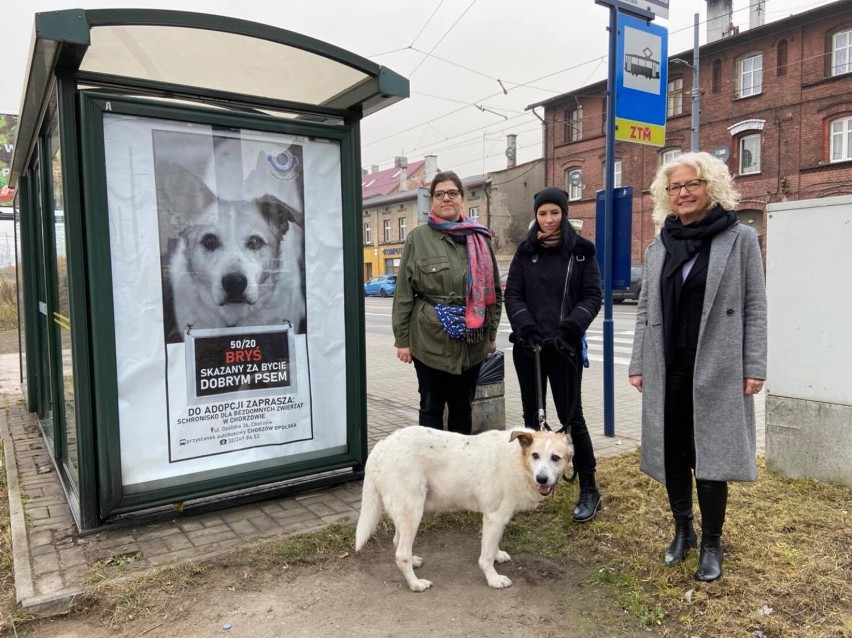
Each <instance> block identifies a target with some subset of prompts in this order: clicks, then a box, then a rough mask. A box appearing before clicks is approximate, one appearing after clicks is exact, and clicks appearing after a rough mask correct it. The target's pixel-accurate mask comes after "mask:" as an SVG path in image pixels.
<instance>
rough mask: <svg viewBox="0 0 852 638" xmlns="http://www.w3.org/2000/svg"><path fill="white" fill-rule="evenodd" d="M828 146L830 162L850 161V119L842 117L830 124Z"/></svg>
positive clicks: (851, 144) (851, 120) (851, 143)
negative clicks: (829, 146)
mask: <svg viewBox="0 0 852 638" xmlns="http://www.w3.org/2000/svg"><path fill="white" fill-rule="evenodd" d="M830 144H831V148H830V155H829V157H830V158H831V161H832V162H843V161H846V160H850V159H852V117H842V118H840V119H839V120H834V121H833V122H832V123H831V137H830Z"/></svg>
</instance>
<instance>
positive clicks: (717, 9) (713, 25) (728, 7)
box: [707, 0, 734, 44]
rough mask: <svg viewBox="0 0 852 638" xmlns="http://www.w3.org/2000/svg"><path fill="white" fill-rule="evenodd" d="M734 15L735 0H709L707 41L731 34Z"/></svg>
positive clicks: (714, 40)
mask: <svg viewBox="0 0 852 638" xmlns="http://www.w3.org/2000/svg"><path fill="white" fill-rule="evenodd" d="M733 17H734V3H733V0H707V43H708V44H709V43H711V42H716V41H717V40H721V39H722V38H724V37H726V36H728V35H729V30H730V28H731V24H732V23H733Z"/></svg>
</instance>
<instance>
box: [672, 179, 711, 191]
mask: <svg viewBox="0 0 852 638" xmlns="http://www.w3.org/2000/svg"><path fill="white" fill-rule="evenodd" d="M706 181H707V180H706V179H691V180H689V181H688V182H687V183H686V184H669V185H668V186H667V187H666V192H667V193H668V194H669V195H678V194H679V193H680V189H681V188H685V189H686V192H687V193H691V192H693V191H694V190H695V189H697V188H698V187H699V186H701V183H702V182H706Z"/></svg>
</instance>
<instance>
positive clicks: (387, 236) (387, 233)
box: [384, 219, 391, 242]
mask: <svg viewBox="0 0 852 638" xmlns="http://www.w3.org/2000/svg"><path fill="white" fill-rule="evenodd" d="M384 231H385V232H384V237H385V242H389V241H390V240H391V238H390V235H391V233H390V220H389V219H386V220H385V223H384Z"/></svg>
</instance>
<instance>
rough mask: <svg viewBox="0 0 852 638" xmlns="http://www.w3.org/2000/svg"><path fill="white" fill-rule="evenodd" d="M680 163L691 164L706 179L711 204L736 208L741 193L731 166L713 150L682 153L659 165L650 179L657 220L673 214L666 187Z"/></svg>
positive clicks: (658, 221)
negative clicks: (735, 184) (735, 182)
mask: <svg viewBox="0 0 852 638" xmlns="http://www.w3.org/2000/svg"><path fill="white" fill-rule="evenodd" d="M680 166H691V167H692V168H693V169H695V173H696V174H697V175H698V179H703V180H705V182H706V184H707V194H708V195H709V196H710V207H711V208H712V207H713V206H715V205H716V204H720V205H721V206H722V208H724V209H725V210H734V209H735V208H736V206H737V202H739V201H740V194H739V192H738V191H737V189H736V187H735V186H734V178H733V177H732V176H731V173H730V172H729V171H728V166H727V165H726V164H725V163H724V162H723V161H722V160H720V159H719V158H717V157H714V156H713V155H711V154H710V153H704V152H700V153H682V154H681V155H678V156H677V157H676V158H674V159H673V160H671V161H670V162H666V163H665V164H663V165H662V166H660V168H659V170H658V171H657V174H656V175H655V176H654V181H652V182H651V188H650V191H651V199H653V200H654V212H653V218H654V222H655V223H656V224H657V225H659V226H661V225H662V224H663V223H665V221H666V217H674V216H675V213H674V211H673V210H672V207H671V198H669V194H668V192H667V191H666V187H667V186H668V185H669V176H670V175H671V174H672V171H674V170H675V169H676V168H678V167H680Z"/></svg>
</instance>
